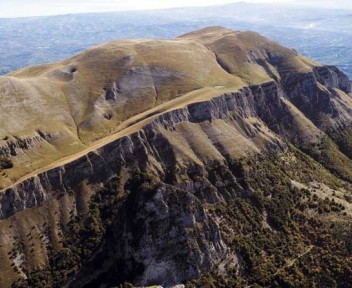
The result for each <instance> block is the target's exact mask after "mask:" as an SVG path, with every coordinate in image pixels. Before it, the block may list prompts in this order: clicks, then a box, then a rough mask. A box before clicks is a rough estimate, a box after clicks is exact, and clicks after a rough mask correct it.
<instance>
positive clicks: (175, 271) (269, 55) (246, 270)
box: [0, 27, 352, 287]
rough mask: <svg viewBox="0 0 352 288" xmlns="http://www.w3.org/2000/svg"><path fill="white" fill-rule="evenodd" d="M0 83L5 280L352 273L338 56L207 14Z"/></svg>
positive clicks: (139, 282) (267, 278)
mask: <svg viewBox="0 0 352 288" xmlns="http://www.w3.org/2000/svg"><path fill="white" fill-rule="evenodd" d="M0 96H1V97H0V99H1V100H0V101H1V107H2V109H3V112H2V113H1V117H2V119H1V121H2V123H3V124H2V125H3V126H2V129H1V131H0V133H1V135H0V137H1V139H2V141H1V143H0V154H1V159H0V164H1V178H0V184H1V186H2V190H1V192H0V218H1V220H0V229H1V235H0V255H1V257H2V261H1V262H0V286H1V287H132V286H133V285H134V286H152V285H163V286H164V287H172V286H174V285H181V284H182V285H184V286H185V287H245V286H257V287H314V286H316V287H347V286H348V285H349V283H350V281H351V280H352V270H351V267H352V266H351V264H352V263H351V241H350V239H351V229H350V228H349V227H350V223H351V213H352V205H351V203H352V194H351V193H352V162H351V157H352V144H351V143H352V128H351V127H352V126H351V124H352V98H351V97H352V84H351V82H350V80H349V79H348V77H347V76H346V75H345V74H344V73H343V72H342V71H340V70H339V69H338V68H336V67H334V66H324V65H321V64H319V63H317V62H314V61H312V60H309V59H308V58H306V57H304V56H302V55H301V54H299V53H298V52H297V51H296V50H294V49H290V48H286V47H283V46H281V45H280V44H278V43H276V42H274V41H271V40H269V39H267V38H265V37H263V36H261V35H259V34H258V33H255V32H242V31H233V30H230V29H227V28H223V27H209V28H204V29H201V30H197V31H194V32H190V33H187V34H184V35H182V36H180V37H177V38H174V39H168V40H165V39H164V40H162V39H133V40H118V41H113V42H110V43H107V44H102V45H99V46H95V47H92V48H89V49H88V50H86V51H84V52H82V53H80V54H78V55H76V56H73V57H71V58H69V59H67V60H64V61H61V62H57V63H54V64H46V65H38V66H31V67H28V68H24V69H21V70H18V71H14V72H12V73H10V74H8V75H5V76H2V77H0ZM119 285H120V286H119Z"/></svg>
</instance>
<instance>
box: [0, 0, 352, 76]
mask: <svg viewBox="0 0 352 288" xmlns="http://www.w3.org/2000/svg"><path fill="white" fill-rule="evenodd" d="M351 19H352V14H351V11H350V10H327V9H314V10H313V9H312V8H298V7H296V8H293V7H292V6H283V5H280V6H274V5H270V4H248V3H247V4H246V3H236V4H228V5H221V6H213V7H205V8H204V7H203V8H177V9H167V10H155V11H139V12H114V13H97V14H72V15H61V16H49V17H33V18H14V19H0V74H5V73H8V72H10V71H12V70H15V69H18V68H20V67H24V66H28V65H32V64H42V63H47V62H54V61H58V60H62V59H65V58H67V57H70V56H72V55H74V54H77V53H78V52H80V51H82V50H84V49H86V48H87V47H89V46H92V45H96V44H99V43H102V42H107V41H112V40H116V39H121V38H173V37H176V36H177V35H180V34H182V33H185V32H187V31H190V30H195V29H200V28H202V27H204V26H214V25H222V26H226V27H229V28H232V29H235V30H254V31H258V32H260V33H261V34H263V35H265V36H267V37H270V38H271V39H274V40H276V41H279V42H280V43H282V44H283V45H285V46H288V47H292V48H295V49H297V50H299V51H300V52H302V53H303V54H304V55H306V56H308V57H310V58H313V59H314V60H317V61H319V62H321V63H324V64H329V65H337V66H338V67H339V68H341V69H342V70H343V71H345V72H346V73H347V74H348V75H349V76H352V51H351V49H350V47H351V46H352V21H351Z"/></svg>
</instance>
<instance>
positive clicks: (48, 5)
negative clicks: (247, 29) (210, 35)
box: [0, 0, 352, 18]
mask: <svg viewBox="0 0 352 288" xmlns="http://www.w3.org/2000/svg"><path fill="white" fill-rule="evenodd" d="M232 2H252V3H253V2H259V3H268V2H275V3H281V4H284V3H291V4H295V5H298V4H300V5H304V6H316V7H330V8H350V9H352V0H308V1H307V0H177V1H176V0H122V1H121V0H55V1H54V0H0V17H2V18H3V17H6V18H10V17H27V16H42V15H58V14H68V13H86V12H105V11H123V10H144V9H163V8H171V7H190V6H209V5H217V4H226V3H232Z"/></svg>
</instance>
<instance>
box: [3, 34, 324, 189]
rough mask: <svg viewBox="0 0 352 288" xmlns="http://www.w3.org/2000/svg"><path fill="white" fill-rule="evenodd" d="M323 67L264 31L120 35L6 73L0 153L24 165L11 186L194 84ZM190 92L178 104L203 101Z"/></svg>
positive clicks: (224, 87)
mask: <svg viewBox="0 0 352 288" xmlns="http://www.w3.org/2000/svg"><path fill="white" fill-rule="evenodd" d="M317 65H318V64H315V63H313V62H310V61H309V60H307V59H305V58H304V57H303V56H300V55H299V54H298V53H296V52H295V51H293V50H291V49H288V48H284V47H282V46H280V45H279V44H277V43H275V42H272V41H270V40H267V39H265V38H263V37H261V36H260V35H258V34H256V33H252V32H235V31H231V30H228V29H225V28H222V27H212V28H206V29H203V30H200V31H196V32H193V33H190V34H187V35H184V36H181V37H180V38H177V39H172V40H155V39H138V40H122V41H115V42H110V43H107V44H103V45H99V46H96V47H92V48H90V49H88V50H86V51H85V52H83V53H81V54H78V55H76V56H74V57H72V58H70V59H67V60H64V61H62V62H58V63H54V64H46V65H39V66H33V67H28V68H24V69H21V70H19V71H15V72H13V73H11V74H9V75H6V76H3V77H0V101H1V108H0V109H1V110H2V113H1V115H0V117H1V123H2V125H1V129H0V139H1V140H0V154H1V157H3V158H6V159H7V158H9V159H11V161H12V163H13V164H14V167H13V168H12V169H8V170H6V171H5V172H3V173H2V175H0V184H1V187H7V186H9V185H11V184H13V183H14V182H16V181H18V179H20V178H21V177H26V176H25V175H27V174H29V173H33V171H37V170H38V169H40V170H42V169H44V168H45V167H48V165H49V166H50V165H52V164H53V163H56V162H59V161H60V159H62V158H64V157H66V158H65V159H67V157H68V156H70V155H73V156H72V157H73V158H74V157H75V155H79V154H81V153H82V151H87V149H88V150H89V149H93V148H90V147H94V143H95V142H96V141H97V140H99V139H103V138H104V137H107V136H109V135H114V134H115V133H117V132H120V133H121V131H122V130H123V129H125V128H126V127H125V123H126V121H127V122H128V119H130V118H131V117H136V118H137V120H138V119H143V120H145V119H146V116H145V115H147V116H148V115H149V116H150V113H159V114H160V113H163V112H164V111H166V110H169V109H172V108H173V107H172V105H174V104H172V103H173V102H170V101H172V100H174V99H176V98H180V97H181V96H183V95H188V93H190V92H192V91H203V90H201V89H205V90H204V91H208V90H207V89H215V92H212V93H211V95H212V96H211V97H216V96H220V95H221V94H222V93H224V91H237V90H238V89H240V88H242V87H245V86H248V85H253V84H262V83H265V82H270V81H273V80H278V79H280V77H281V75H283V73H285V71H297V72H302V71H303V72H305V71H311V70H312V69H313V68H314V67H315V66H317ZM189 95H191V96H187V97H184V98H182V99H185V100H180V101H178V104H177V107H182V106H186V105H188V104H189V103H190V101H194V99H191V98H190V97H192V95H193V94H189ZM194 95H197V98H196V101H198V102H201V101H205V100H208V99H209V93H207V92H206V93H204V99H203V98H202V94H199V93H198V92H197V93H196V94H194ZM180 99H181V98H180ZM169 102H170V104H169V105H167V106H168V109H165V108H162V107H163V105H164V104H166V103H169ZM158 107H161V108H160V110H158ZM175 107H176V105H175ZM152 111H154V112H152ZM155 111H156V112H155ZM143 115H144V116H143ZM149 116H148V117H149ZM148 117H147V118H148ZM297 117H298V116H297ZM299 117H301V116H299ZM138 121H139V120H138ZM144 122H145V121H144ZM115 138H116V137H115ZM101 141H103V142H104V140H101Z"/></svg>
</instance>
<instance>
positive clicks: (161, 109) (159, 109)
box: [0, 86, 240, 192]
mask: <svg viewBox="0 0 352 288" xmlns="http://www.w3.org/2000/svg"><path fill="white" fill-rule="evenodd" d="M239 88H240V87H223V86H217V87H206V88H201V89H198V90H195V91H192V92H189V93H187V94H185V95H183V96H180V97H177V98H175V99H173V100H170V101H168V102H166V103H163V104H160V105H158V106H156V107H154V108H152V109H149V110H147V111H144V112H143V113H140V114H138V115H136V116H133V117H131V118H129V119H128V120H126V121H124V122H122V123H121V124H120V125H119V127H118V130H117V132H115V133H114V134H111V135H109V136H106V137H103V138H101V139H99V140H97V141H96V142H94V143H92V144H91V145H90V146H89V147H88V148H86V149H84V150H82V151H80V152H78V153H75V154H72V155H68V156H66V157H64V158H61V159H60V160H58V161H54V162H52V163H51V164H49V165H46V166H44V167H42V168H39V169H36V170H34V171H33V172H31V173H29V174H26V175H25V176H22V177H21V178H19V179H18V180H16V181H15V182H14V183H13V184H11V185H9V186H7V187H6V188H4V189H2V190H1V191H0V192H3V191H5V190H6V189H8V188H11V187H14V186H16V185H18V184H19V183H21V182H23V181H25V180H27V179H29V178H31V177H34V176H36V175H38V174H40V173H43V172H45V171H48V170H51V169H54V168H57V167H60V166H63V165H65V164H67V163H70V162H72V161H75V160H77V159H79V158H81V157H82V156H84V155H86V154H88V153H89V152H93V151H95V150H97V149H99V148H101V147H103V146H104V145H106V144H108V143H111V142H113V141H115V140H117V139H119V138H122V137H124V136H127V135H131V134H132V133H134V132H137V131H138V130H140V129H141V128H142V127H143V126H145V125H146V124H148V123H150V122H151V121H153V120H154V119H156V118H157V117H159V116H160V115H162V114H164V113H166V112H169V111H172V110H176V109H179V108H183V107H186V106H187V105H190V104H192V103H197V102H202V101H207V100H210V99H211V98H214V97H217V96H221V95H222V94H224V93H226V92H233V91H236V90H238V89H239Z"/></svg>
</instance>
